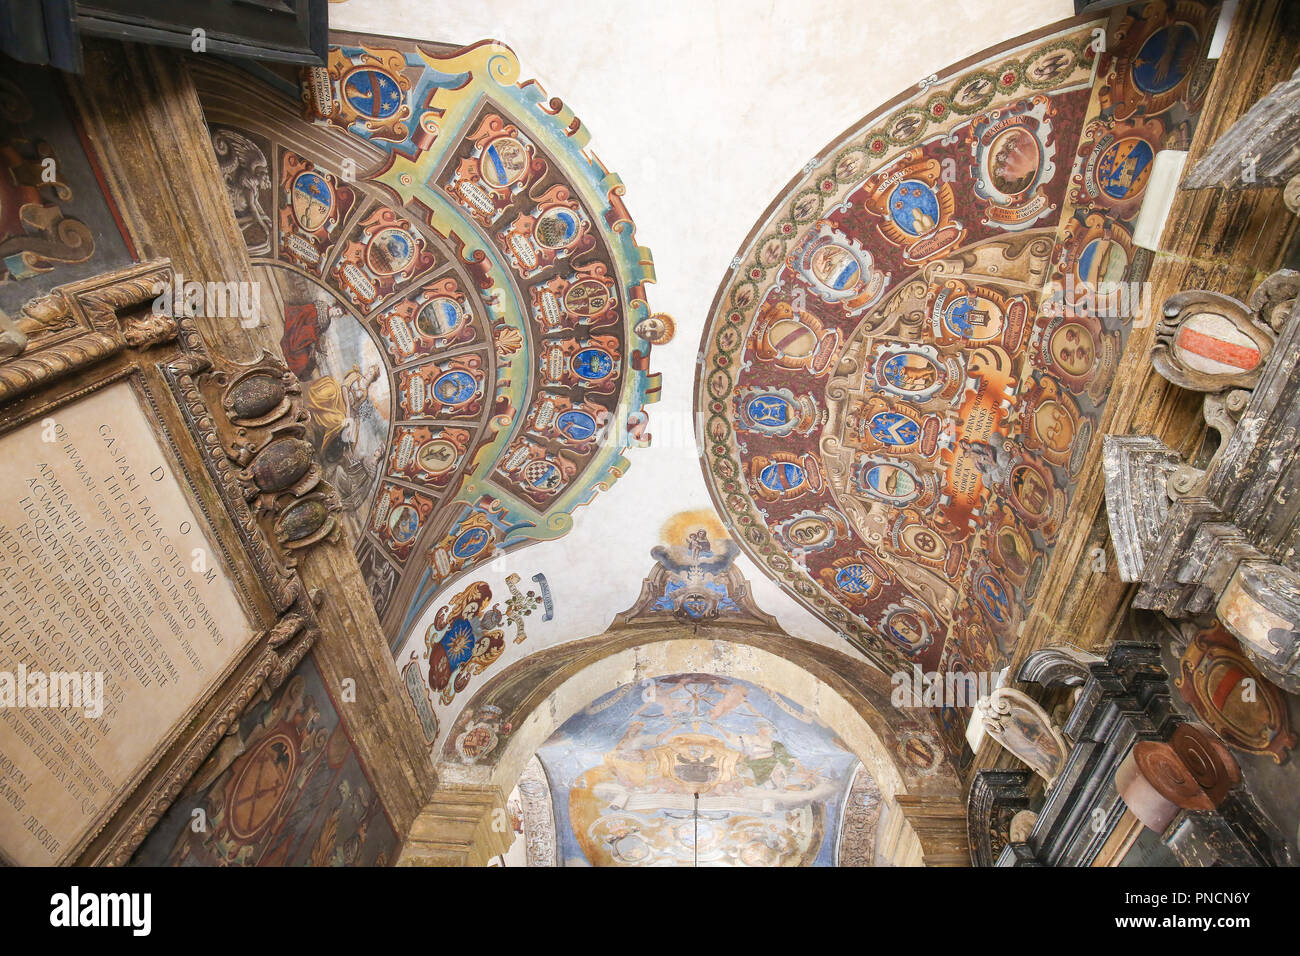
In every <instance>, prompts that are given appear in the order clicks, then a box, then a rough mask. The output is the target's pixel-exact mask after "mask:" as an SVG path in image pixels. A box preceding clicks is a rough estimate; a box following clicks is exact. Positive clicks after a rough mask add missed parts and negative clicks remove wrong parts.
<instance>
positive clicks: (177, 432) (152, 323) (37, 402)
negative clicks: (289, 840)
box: [0, 259, 339, 865]
mask: <svg viewBox="0 0 1300 956" xmlns="http://www.w3.org/2000/svg"><path fill="white" fill-rule="evenodd" d="M174 278H175V276H174V272H173V269H172V266H171V263H170V262H169V261H168V260H166V259H156V260H153V261H149V262H144V263H140V264H137V265H133V266H130V267H128V268H125V269H122V270H119V271H117V272H113V273H108V274H105V275H101V276H95V277H92V278H90V279H87V280H83V281H80V282H76V283H72V284H69V285H66V286H62V287H59V288H57V289H55V290H54V291H53V292H51V293H50V294H49V295H46V296H42V297H41V298H38V299H34V300H32V301H31V302H29V303H27V305H26V306H24V308H23V309H22V311H21V314H20V316H19V317H18V319H17V324H18V325H19V328H20V329H21V330H22V331H23V333H24V334H25V335H26V336H27V342H26V344H25V347H24V349H23V350H22V351H21V352H19V353H18V354H17V355H14V356H12V357H9V358H5V359H0V439H2V437H3V435H4V434H5V433H8V432H10V431H12V430H14V429H16V428H18V427H20V426H22V425H24V424H27V423H28V422H30V421H32V420H34V419H38V418H40V417H41V416H44V415H48V414H49V413H51V412H53V411H54V410H56V409H58V408H61V407H64V406H67V405H70V404H72V403H74V402H76V401H77V400H78V399H80V398H83V397H85V396H87V395H90V394H92V393H94V392H96V391H97V390H99V389H102V388H104V387H106V386H108V385H111V384H115V383H119V382H123V381H129V382H131V383H132V385H133V386H134V387H135V388H136V391H137V395H139V396H141V397H142V398H143V399H145V400H147V401H148V403H149V404H150V405H151V410H152V411H153V412H154V413H155V415H156V422H155V423H153V427H154V431H155V434H156V435H157V437H158V438H159V440H160V442H161V443H162V444H163V446H164V448H165V449H166V450H167V451H168V452H169V453H170V457H171V459H172V461H173V463H174V464H176V465H179V468H177V469H176V473H177V477H178V478H181V479H183V481H184V483H186V484H188V485H189V491H190V493H191V494H192V495H193V498H194V500H195V501H196V502H197V504H198V508H199V510H200V511H201V512H202V514H203V516H204V518H206V519H207V525H208V530H209V531H210V532H211V533H212V535H213V538H214V543H215V544H216V545H217V547H218V548H219V550H220V551H221V553H222V557H223V558H224V563H225V566H226V568H227V569H228V571H229V577H230V580H231V584H232V587H233V589H234V591H235V593H236V595H237V597H238V599H239V601H240V604H241V606H242V607H243V609H244V611H245V612H246V613H247V614H248V617H249V619H250V620H251V621H252V622H254V624H255V626H257V627H258V632H257V634H256V635H255V636H254V638H253V639H252V640H251V641H249V643H248V644H247V646H246V647H245V649H244V650H243V652H242V653H240V654H239V655H238V657H237V658H236V659H235V660H234V661H233V662H232V663H231V664H229V665H228V666H227V668H226V670H225V673H224V676H223V678H222V679H221V680H220V682H219V683H218V684H217V685H216V686H215V688H213V689H212V690H211V691H210V692H209V693H207V694H206V695H203V696H202V697H201V698H200V699H198V700H196V701H194V702H193V703H192V706H191V707H190V709H189V712H188V713H187V714H186V715H184V716H183V717H182V718H181V719H180V720H178V721H177V724H176V725H175V726H173V727H172V728H169V729H168V731H167V732H166V734H165V735H164V736H163V738H162V739H161V740H160V742H159V750H158V751H157V753H158V756H157V757H156V759H154V760H153V761H152V762H151V763H149V764H148V765H146V766H145V767H144V768H143V769H142V770H140V771H139V772H138V773H136V774H135V776H134V777H133V778H132V779H131V780H130V782H129V783H128V784H127V785H126V786H125V787H123V788H121V789H120V790H119V792H118V793H116V794H115V795H114V797H113V799H112V801H111V802H110V804H109V805H108V807H107V808H106V809H105V810H104V811H103V812H102V813H101V815H100V817H99V818H98V819H97V820H96V822H95V823H94V824H93V825H92V827H91V828H90V829H89V830H88V831H87V832H86V833H85V834H84V835H83V836H82V838H81V839H80V840H79V841H78V842H77V843H75V844H73V845H71V846H69V847H68V848H67V849H66V850H65V851H64V853H63V854H62V855H61V856H60V857H59V859H58V860H56V861H55V862H56V863H58V864H61V865H66V864H72V863H76V864H95V865H122V864H125V863H126V862H128V861H129V860H130V858H131V856H132V854H133V853H134V852H135V850H136V848H137V847H138V846H139V844H140V843H141V842H142V841H143V840H144V838H145V837H146V836H147V835H148V833H149V831H150V830H152V829H153V827H154V826H155V825H156V824H157V823H158V821H159V819H160V818H161V817H162V815H163V814H164V813H165V812H166V810H167V808H168V807H169V806H170V805H171V803H172V801H173V800H175V798H176V796H177V795H178V794H179V793H180V791H181V790H182V789H183V788H184V786H185V784H186V783H187V782H188V781H189V779H190V777H192V776H193V774H194V773H195V772H196V771H197V770H198V768H199V767H200V765H201V764H202V762H203V761H204V759H206V757H207V756H208V754H209V753H210V752H211V751H212V749H213V748H214V747H215V746H216V745H217V743H218V742H219V741H220V740H221V738H222V737H223V736H224V735H225V734H226V733H227V731H228V730H229V729H230V727H231V726H232V725H234V724H235V722H236V721H237V720H238V719H239V717H240V715H241V714H242V713H243V712H244V711H245V710H246V709H247V708H248V707H249V706H250V705H252V704H253V703H255V702H257V701H258V700H260V699H263V698H264V697H266V696H269V694H270V693H271V692H272V691H274V690H275V688H276V687H278V686H279V685H280V683H281V682H282V681H283V680H284V679H285V677H286V676H287V675H288V674H289V673H290V672H291V671H292V670H293V668H294V667H296V666H297V664H298V663H299V662H300V661H301V660H302V658H303V656H304V655H305V654H306V653H307V651H308V650H309V649H310V648H311V646H312V644H313V642H314V641H315V639H316V636H317V624H316V618H315V608H316V607H318V606H320V604H321V602H322V601H323V598H324V595H323V594H321V593H319V592H313V593H311V594H309V593H308V591H307V589H306V588H305V586H304V585H303V583H302V581H301V579H300V578H299V576H298V574H297V570H296V566H297V554H298V553H299V549H301V548H303V547H307V546H310V545H312V544H315V543H317V542H319V541H322V540H328V539H330V538H332V537H335V536H337V534H338V526H337V522H336V521H335V519H334V513H335V512H336V511H337V510H338V507H339V505H338V501H337V497H336V496H335V494H334V491H333V489H332V488H330V487H329V486H328V485H327V484H325V483H324V482H322V481H320V478H319V472H318V470H317V469H316V468H315V465H314V463H313V462H312V461H311V457H310V454H309V453H304V451H303V448H304V446H305V443H297V444H292V443H294V442H295V438H294V436H295V435H298V434H300V433H301V429H302V423H303V421H305V419H306V413H305V412H304V411H303V410H302V408H301V402H300V398H299V386H298V383H297V381H296V379H294V377H293V375H292V374H291V373H290V372H289V371H288V370H287V369H286V368H285V367H284V365H283V364H282V363H281V362H279V360H277V359H275V358H273V357H272V356H270V355H267V354H263V355H262V356H261V358H259V359H258V360H257V361H255V362H253V363H251V364H248V365H243V364H239V363H234V362H229V361H226V360H223V359H220V358H216V357H214V356H212V355H210V354H209V353H208V351H207V349H206V347H205V345H204V342H203V340H202V338H201V336H200V334H199V332H198V329H197V328H196V326H195V324H194V321H193V319H192V318H191V317H189V316H187V315H169V314H161V315H160V314H157V313H156V312H155V310H154V309H153V308H152V303H153V301H154V300H155V298H156V297H157V295H158V287H159V286H160V285H170V284H171V283H172V282H173V281H174ZM286 443H290V444H286ZM309 451H310V449H309V447H308V448H307V452H309ZM250 502H252V504H250ZM295 509H297V512H298V513H299V524H297V525H295V526H294V530H295V533H293V534H288V535H286V534H285V533H284V527H285V524H286V521H287V518H286V516H288V518H292V517H293V516H294V515H295ZM304 510H305V511H307V512H309V514H307V515H305V516H303V515H302V514H301V512H303V511H304Z"/></svg>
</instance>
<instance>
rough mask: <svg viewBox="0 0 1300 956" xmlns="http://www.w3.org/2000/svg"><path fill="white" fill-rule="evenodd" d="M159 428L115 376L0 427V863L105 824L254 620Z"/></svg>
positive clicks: (220, 673) (220, 675)
mask: <svg viewBox="0 0 1300 956" xmlns="http://www.w3.org/2000/svg"><path fill="white" fill-rule="evenodd" d="M159 429H160V426H159V425H158V424H157V423H156V416H155V414H154V413H153V411H152V409H150V408H149V407H148V406H147V405H146V404H145V403H144V402H143V401H142V400H141V399H140V398H139V397H138V396H137V393H136V390H135V389H134V388H133V386H132V385H131V384H129V383H128V382H126V381H118V382H116V383H115V384H111V385H108V386H106V387H103V388H100V389H98V390H96V391H93V392H91V393H90V394H88V395H86V396H84V397H81V398H78V399H76V400H75V401H73V402H72V403H71V404H67V405H64V406H62V407H60V408H58V409H57V410H55V411H53V412H51V413H50V414H49V415H48V416H46V417H44V418H37V419H34V420H32V421H30V422H29V423H27V424H25V425H23V426H22V427H19V428H17V429H15V430H13V431H11V432H9V433H8V434H5V435H3V436H0V485H2V486H3V489H4V494H3V496H0V853H3V855H4V857H5V858H7V860H8V861H10V862H12V863H17V864H49V863H54V862H56V861H61V860H63V859H64V857H65V856H66V854H68V853H69V852H70V851H71V850H72V849H73V848H74V847H75V846H77V845H78V844H79V843H80V842H81V841H83V840H84V838H86V837H87V835H88V834H91V833H93V832H94V831H96V830H98V829H99V828H100V827H102V826H104V824H105V823H106V821H107V820H108V819H109V818H110V817H111V816H112V814H113V812H114V811H115V809H116V807H117V805H118V804H119V802H120V800H121V798H122V797H123V796H124V795H125V794H127V793H129V792H130V791H131V789H132V788H133V787H134V786H135V785H136V784H137V783H138V782H139V780H140V778H141V777H142V776H143V775H144V774H145V773H146V772H147V771H148V770H149V768H150V767H151V766H152V765H153V764H154V763H155V762H156V761H157V760H158V759H159V757H160V755H161V754H162V753H163V752H164V751H165V750H166V749H167V747H168V746H169V745H170V744H171V743H172V741H173V740H174V739H176V737H177V736H178V734H180V733H181V732H182V731H183V730H184V727H185V724H186V722H187V721H188V720H189V718H190V716H191V714H192V713H193V712H194V710H195V708H196V706H197V705H198V703H199V702H201V701H202V700H204V699H205V698H206V697H207V696H208V695H209V694H211V693H212V692H213V690H214V689H215V688H216V687H217V686H218V685H219V684H220V683H221V682H222V681H223V680H224V679H225V678H226V676H227V675H228V674H229V673H230V672H231V669H232V668H233V667H234V666H235V665H236V664H237V662H238V661H239V659H240V658H241V657H242V656H243V655H244V654H245V652H246V651H247V649H248V647H249V645H250V643H252V642H253V641H254V640H255V639H256V638H257V636H258V631H259V629H258V627H257V626H256V625H255V623H254V622H253V621H252V620H251V619H250V617H249V615H248V614H247V613H246V611H245V609H244V607H243V606H242V605H241V602H240V600H239V598H238V596H237V594H236V590H235V587H233V586H232V580H233V579H232V578H231V577H230V575H229V573H228V571H227V565H226V562H225V560H224V559H223V557H222V552H221V550H219V549H218V548H217V547H216V546H214V542H215V541H217V540H218V537H217V534H216V532H215V530H214V528H213V526H212V525H211V524H210V523H209V520H208V518H207V517H206V516H205V514H204V511H203V510H202V509H201V508H200V507H199V505H198V500H197V499H196V498H195V497H194V495H193V493H192V492H191V490H190V489H189V487H188V482H187V479H186V477H185V475H184V474H183V473H182V472H181V471H180V470H179V467H178V461H177V459H176V457H175V455H174V454H173V453H172V452H171V450H170V449H169V448H168V447H167V444H166V443H165V442H164V441H163V440H162V439H160V431H159ZM69 703H71V704H72V706H68V704H69ZM54 705H62V706H54Z"/></svg>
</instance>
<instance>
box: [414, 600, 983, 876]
mask: <svg viewBox="0 0 1300 956" xmlns="http://www.w3.org/2000/svg"><path fill="white" fill-rule="evenodd" d="M629 630H630V633H629V631H628V630H625V631H622V632H619V631H615V632H611V633H606V634H604V635H601V636H599V637H596V638H591V639H588V640H585V641H582V642H574V643H570V644H566V645H561V646H558V647H554V648H550V649H548V650H547V651H544V652H542V653H539V654H536V655H532V656H531V657H529V658H526V659H524V660H522V661H519V662H518V663H516V664H514V665H513V666H511V667H510V668H507V669H506V670H505V671H504V672H502V673H501V674H499V675H497V677H496V678H495V679H494V680H492V681H490V682H488V683H487V684H486V685H485V686H484V687H483V688H482V689H481V690H480V691H479V693H478V694H476V695H475V696H474V698H473V699H472V700H471V701H470V703H469V704H468V705H467V706H466V707H465V709H464V710H463V711H462V713H461V716H460V718H458V720H457V725H456V726H454V727H453V728H452V729H451V731H450V732H449V734H448V735H447V740H446V742H445V743H444V745H443V750H442V753H441V754H440V759H439V762H438V776H439V788H438V791H437V793H435V796H434V800H433V802H432V803H431V804H430V808H427V811H426V812H429V811H430V810H432V808H434V807H435V805H438V804H439V803H440V801H441V802H445V801H449V800H450V801H453V802H455V801H460V803H458V805H461V804H463V802H464V801H465V800H466V799H467V798H468V797H469V796H470V795H474V796H473V799H474V800H476V801H480V805H481V806H482V807H486V806H487V805H488V804H491V803H493V801H499V800H500V799H502V797H501V795H502V794H507V793H509V792H510V791H511V790H512V789H513V788H514V786H515V784H516V783H517V781H518V779H519V777H520V775H521V773H522V772H523V770H524V767H525V766H526V764H527V763H528V761H529V760H530V759H531V758H532V756H533V755H534V754H535V753H536V752H537V750H538V748H539V747H540V746H541V745H542V744H544V743H545V742H546V741H547V740H548V739H549V738H550V737H551V735H552V734H554V733H555V731H556V730H558V729H559V728H560V727H561V726H562V725H563V724H564V722H565V721H566V720H567V719H568V718H569V717H570V716H572V715H573V714H575V713H576V712H578V711H579V710H580V709H582V708H583V707H585V706H586V705H588V704H589V703H590V702H591V701H593V700H595V699H597V698H599V697H600V696H602V695H603V694H605V693H607V692H608V691H610V690H612V689H614V688H615V687H618V686H620V685H623V684H626V683H628V682H630V681H639V680H644V679H648V678H654V677H662V676H670V675H673V674H681V673H708V674H715V675H718V676H724V677H732V678H737V679H741V680H746V681H749V682H751V683H753V684H756V685H759V686H761V687H763V688H764V689H766V690H769V691H775V692H777V693H780V694H781V695H783V696H785V697H788V698H789V699H790V700H793V701H794V702H795V703H796V704H798V705H800V706H801V707H804V708H805V709H807V710H809V711H810V712H812V713H815V714H816V715H817V716H818V717H819V718H820V719H821V720H822V721H823V722H825V723H826V724H828V725H829V726H831V727H832V728H834V729H835V731H836V733H837V734H838V735H839V736H840V737H841V738H842V739H843V740H844V742H845V744H846V747H847V749H849V750H850V751H852V752H853V753H854V755H855V756H857V757H858V759H859V760H860V761H861V762H862V765H863V766H864V767H866V768H867V769H868V770H869V772H870V773H871V774H872V775H873V777H874V778H875V779H876V781H877V782H878V785H879V787H880V791H881V794H882V798H883V799H884V801H885V804H886V807H887V809H886V813H885V818H884V819H882V822H881V840H882V845H884V844H886V843H887V844H888V847H887V848H886V849H885V851H884V854H883V855H884V857H885V858H886V859H891V860H894V861H896V862H915V863H920V862H926V863H939V862H946V863H959V864H960V863H963V862H965V861H966V859H967V854H966V849H965V844H966V839H965V811H964V803H963V801H962V800H961V799H960V793H961V785H960V779H959V777H958V774H957V773H956V771H955V770H954V769H953V768H952V766H951V764H950V763H949V762H948V761H947V759H946V758H945V757H944V756H943V748H942V744H941V743H940V739H939V736H938V734H937V733H935V732H934V725H933V723H932V721H931V720H930V719H929V715H928V714H925V713H924V712H921V711H899V710H895V709H894V708H892V707H891V705H890V703H889V687H890V684H889V679H888V678H887V677H886V676H885V675H884V674H882V673H880V672H879V671H878V670H875V669H874V668H872V667H871V666H870V665H868V664H866V663H864V662H860V661H858V660H855V659H854V658H851V657H849V656H848V655H845V654H842V653H840V652H838V651H835V650H832V649H830V648H826V647H822V646H820V645H814V644H812V643H810V642H808V641H804V640H800V639H797V638H793V637H791V636H789V635H786V634H783V633H779V632H772V631H765V630H762V631H760V630H756V629H741V628H729V627H711V628H709V629H708V632H707V634H698V633H697V632H696V630H695V629H694V628H693V627H690V626H677V627H663V626H655V627H652V628H632V629H629ZM485 707H490V708H493V709H494V712H495V711H496V710H497V709H499V714H497V715H496V719H497V723H496V725H495V730H494V731H493V733H494V735H496V736H498V737H499V740H498V741H497V742H496V743H495V745H494V746H493V747H492V748H491V749H490V750H489V751H487V752H485V753H483V754H481V755H478V756H476V757H475V758H473V759H471V760H467V759H466V758H465V757H464V755H463V754H462V753H461V752H460V751H459V749H458V746H457V742H458V739H459V738H460V737H461V735H462V734H464V733H465V732H466V731H467V730H470V729H473V726H474V721H475V720H476V717H475V715H476V714H480V713H482V712H483V709H484V708H485ZM912 715H915V716H912ZM916 740H919V741H921V742H922V746H928V747H930V748H931V749H932V752H933V754H934V757H935V764H934V766H933V767H932V768H926V769H924V770H923V769H921V768H919V767H918V766H916V765H915V764H909V763H908V762H907V760H906V758H905V756H904V755H903V752H904V748H903V746H902V745H903V744H905V743H907V742H909V741H916ZM922 798H924V801H925V803H926V805H927V807H928V808H929V810H928V812H927V814H926V817H925V821H926V822H925V823H922V822H920V821H919V820H918V818H917V817H916V815H915V814H914V813H913V808H915V807H919V804H920V801H921V800H922ZM936 807H937V808H939V810H938V812H936V809H935V808H936ZM440 812H441V811H437V812H435V814H434V815H435V816H437V815H438V813H440ZM468 812H469V811H468V810H463V813H464V814H468ZM442 818H443V819H444V820H445V814H444V815H443V817H442ZM419 829H420V827H419V825H418V824H417V827H416V828H415V829H414V830H413V831H412V832H413V835H414V836H416V837H417V842H418V837H419V834H418V832H417V831H419ZM479 830H482V827H481V826H480V827H479ZM463 836H464V838H465V841H466V853H467V859H470V860H472V861H473V860H479V859H480V858H486V857H488V856H491V855H492V854H493V852H499V850H494V851H492V852H487V853H485V854H484V853H480V852H478V851H477V850H476V849H475V848H476V847H477V846H478V845H479V844H480V843H481V842H482V841H483V840H485V839H486V840H488V841H489V842H491V837H490V836H489V835H487V834H485V833H481V832H480V833H478V834H475V833H469V832H467V833H465V834H464V835H463ZM443 842H446V841H443ZM498 842H500V841H498ZM415 853H416V849H415V848H413V847H411V846H410V845H408V852H407V854H406V856H407V857H408V859H407V862H415V860H414V859H411V857H413V856H414V854H415ZM439 862H446V861H445V859H440V860H439Z"/></svg>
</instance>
